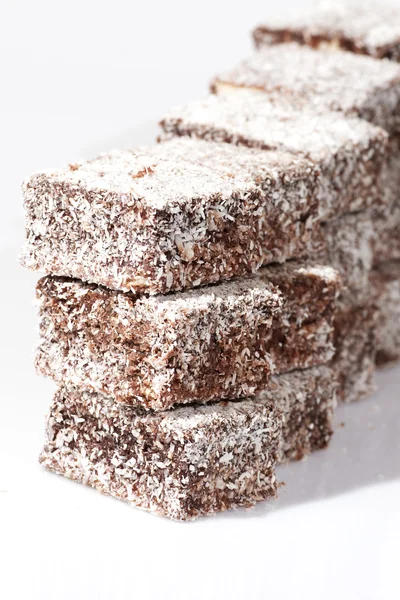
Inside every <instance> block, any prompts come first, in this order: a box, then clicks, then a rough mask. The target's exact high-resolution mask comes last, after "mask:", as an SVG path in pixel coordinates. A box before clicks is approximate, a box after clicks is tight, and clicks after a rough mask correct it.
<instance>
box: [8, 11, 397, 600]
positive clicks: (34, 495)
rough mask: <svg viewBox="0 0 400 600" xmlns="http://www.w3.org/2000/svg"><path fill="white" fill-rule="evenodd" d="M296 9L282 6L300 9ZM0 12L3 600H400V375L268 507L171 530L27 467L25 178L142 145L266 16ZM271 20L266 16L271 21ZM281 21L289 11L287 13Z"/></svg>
mask: <svg viewBox="0 0 400 600" xmlns="http://www.w3.org/2000/svg"><path fill="white" fill-rule="evenodd" d="M294 3H295V0H293V2H292V4H293V5H294ZM7 4H8V6H7V7H6V6H5V5H6V3H5V2H4V3H2V5H1V6H2V11H3V12H4V14H2V15H1V19H0V52H1V56H2V60H3V64H2V75H1V82H2V94H1V96H0V103H1V124H0V125H1V129H0V131H1V140H2V144H1V152H2V156H1V159H2V160H1V165H2V169H1V171H2V176H1V181H0V185H1V190H0V191H1V195H0V198H1V200H0V202H1V213H0V231H1V236H0V237H1V242H0V243H1V246H0V249H1V255H0V260H1V264H0V273H1V275H2V280H1V292H2V293H1V296H0V298H1V300H0V302H1V313H0V314H1V320H2V322H1V330H0V331H1V337H0V369H1V384H2V385H1V400H0V597H1V598H5V599H7V600H9V599H14V598H18V599H19V598H22V599H24V600H29V599H35V600H47V599H52V600H53V599H57V600H58V599H66V600H71V599H74V600H75V599H79V598H93V599H100V600H103V599H113V600H114V599H119V598H123V599H125V598H138V599H145V600H148V599H149V600H153V599H156V600H158V599H162V600H169V599H171V600H172V599H173V600H180V599H185V600H186V599H195V600H197V599H207V600H211V599H214V598H215V599H217V598H218V600H225V599H226V600H228V599H229V600H236V599H242V598H249V599H251V600H258V599H261V598H263V599H264V598H279V599H284V600H286V599H290V600H292V599H294V598H299V599H302V598H307V599H308V600H313V599H314V598H315V599H318V600H320V599H321V598H322V599H324V600H333V599H337V598H340V599H341V600H342V599H344V600H347V599H351V600H353V599H355V598H356V599H361V600H369V599H371V600H381V599H382V600H392V599H393V600H394V599H398V598H399V597H400V574H399V563H400V552H399V542H398V539H399V535H400V407H399V403H400V398H399V396H400V393H399V384H400V368H397V369H391V370H388V371H386V372H384V373H382V374H381V375H380V377H379V382H380V390H379V393H377V394H376V395H375V396H374V397H373V398H371V399H369V400H368V401H366V402H363V403H360V404H357V405H354V406H348V407H343V408H342V409H341V410H340V411H339V413H338V422H343V423H344V427H339V428H338V431H337V433H336V436H335V439H334V441H333V443H332V446H331V447H330V448H329V450H327V451H324V452H320V453H318V454H316V455H314V456H313V457H311V458H310V459H309V460H308V461H306V462H302V463H299V464H294V465H290V466H288V467H285V468H281V469H280V470H279V477H280V479H281V480H283V481H285V482H286V486H285V487H283V488H282V491H281V498H280V500H279V501H277V502H268V503H264V504H261V505H259V506H258V507H257V508H256V509H255V510H252V511H237V512H234V513H227V514H224V515H221V516H219V517H216V518H211V519H203V520H200V521H197V522H195V523H190V524H177V523H172V522H169V521H167V520H163V519H161V518H157V517H153V516H151V515H147V514H145V513H141V512H139V511H135V510H133V509H130V508H129V507H128V506H126V505H124V504H123V503H120V502H117V501H115V500H112V499H110V498H105V497H102V496H101V495H100V494H97V493H96V492H94V491H92V490H90V489H87V488H84V487H83V486H80V485H77V484H73V483H71V482H69V481H67V480H64V479H62V478H61V477H56V476H54V475H51V474H50V473H46V472H44V471H43V470H42V469H41V468H40V467H39V465H38V464H37V456H38V453H39V451H40V447H41V444H42V439H43V428H44V414H45V412H46V410H47V407H48V405H49V403H50V399H51V395H52V391H53V385H52V384H51V383H50V382H48V381H44V380H41V379H39V378H38V377H36V376H35V374H34V370H33V367H32V355H31V350H32V347H33V345H34V342H35V337H36V333H35V327H36V314H35V308H34V306H33V289H34V283H35V281H36V276H35V275H33V274H31V273H29V272H25V271H24V270H23V269H22V268H20V267H18V265H17V264H16V255H17V252H18V249H19V247H20V245H21V243H22V236H23V224H22V208H21V198H20V192H19V185H20V181H21V180H22V178H23V177H24V176H25V175H26V174H28V173H30V172H31V171H33V170H35V169H38V168H41V167H47V166H57V165H61V164H63V163H65V162H66V161H73V160H74V159H76V158H79V157H91V156H93V155H95V154H96V153H98V152H100V151H103V150H109V149H111V148H112V147H128V146H132V145H135V144H137V143H145V142H148V141H150V140H151V139H152V138H153V137H154V135H155V131H156V128H155V126H154V125H152V122H155V121H156V120H157V119H158V118H159V117H160V116H162V114H163V112H164V111H165V109H167V108H168V107H169V106H171V105H173V104H177V103H180V102H185V101H189V100H191V99H195V98H198V97H200V96H202V95H203V94H204V93H205V92H206V85H207V81H208V80H209V79H210V77H211V76H212V75H213V74H214V73H216V72H218V71H219V70H220V69H221V68H225V67H228V66H230V65H231V64H233V63H234V62H235V61H237V60H238V59H239V58H240V57H242V56H244V55H246V54H247V53H249V52H250V50H251V44H250V41H249V37H248V31H249V30H250V29H251V27H252V26H253V25H254V24H255V23H257V22H258V21H259V20H260V19H262V18H263V16H264V15H265V14H266V13H267V12H268V10H269V5H268V1H267V0H266V1H265V2H256V1H255V0H250V1H247V2H246V3H245V4H243V5H242V4H240V5H238V4H235V3H232V2H220V3H216V2H215V1H214V2H211V1H210V0H204V1H203V2H202V3H197V4H193V3H190V2H183V1H178V0H173V1H170V2H164V3H162V2H152V3H137V2H135V1H134V0H131V1H130V2H119V1H117V2H113V3H108V4H107V7H108V9H107V11H106V10H104V8H102V6H101V3H100V2H94V1H92V2H82V1H80V2H77V1H70V2H68V3H56V2H50V1H49V2H43V1H40V0H37V1H35V2H28V1H26V2H18V1H14V2H13V3H7ZM270 4H271V5H272V2H271V3H270ZM286 4H287V5H288V6H289V2H286Z"/></svg>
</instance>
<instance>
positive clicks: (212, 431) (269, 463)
mask: <svg viewBox="0 0 400 600" xmlns="http://www.w3.org/2000/svg"><path fill="white" fill-rule="evenodd" d="M336 388H337V382H336V378H335V373H334V372H333V371H332V370H331V369H329V368H327V367H318V368H315V369H305V370H303V371H294V372H292V373H288V374H287V375H283V376H280V377H274V379H273V381H272V382H271V387H270V388H269V389H266V390H265V391H264V392H262V393H261V394H260V395H258V396H257V397H256V398H254V399H252V400H241V401H239V402H217V403H215V404H212V405H210V406H197V407H193V406H189V407H186V408H178V409H175V410H170V411H166V412H160V413H156V414H154V413H145V412H144V411H140V410H137V409H134V408H132V407H129V406H126V405H121V404H118V403H115V402H114V401H113V400H111V399H110V398H107V397H106V396H103V395H101V394H94V393H88V392H81V391H79V390H78V389H77V388H75V387H62V388H60V390H59V391H58V393H57V394H56V396H55V398H54V401H53V404H52V407H51V410H50V415H49V418H48V423H47V432H46V437H47V440H46V445H45V447H44V449H43V452H42V454H41V457H40V462H41V463H42V464H43V465H44V466H45V467H46V468H48V469H50V470H52V471H54V472H55V473H58V474H61V475H64V476H66V477H69V478H71V479H74V480H77V481H80V482H81V483H84V484H86V485H90V486H92V487H94V488H96V489H97V490H99V491H101V492H103V493H105V494H109V495H111V496H114V497H116V498H119V499H121V500H124V501H126V502H129V503H130V504H132V505H133V506H136V507H138V508H141V509H143V510H148V511H150V512H153V513H155V514H158V515H162V516H165V517H169V518H172V519H176V520H188V519H194V518H197V517H200V516H202V515H207V514H212V513H215V512H221V511H224V510H227V509H231V508H235V507H239V506H245V507H248V506H252V505H253V504H255V503H256V502H257V501H260V500H264V499H266V498H269V497H271V496H274V495H276V492H277V487H278V486H277V482H276V476H275V465H276V464H277V462H286V461H287V460H291V459H299V458H301V457H303V456H304V455H306V454H308V453H309V452H311V451H313V450H317V449H319V448H323V447H325V446H326V445H327V443H328V442H329V439H330V437H331V435H332V418H333V410H334V408H335V406H336Z"/></svg>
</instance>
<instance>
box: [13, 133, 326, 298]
mask: <svg viewBox="0 0 400 600" xmlns="http://www.w3.org/2000/svg"><path fill="white" fill-rule="evenodd" d="M317 180H318V170H317V169H315V167H314V165H313V164H312V163H311V162H310V161H309V160H307V159H306V158H304V157H296V156H294V155H293V154H290V153H285V152H281V151H270V152H269V153H268V152H267V153H266V152H263V151H258V150H254V149H243V148H242V149H239V148H236V147H234V146H229V145H228V144H220V145H217V144H208V143H207V142H202V141H196V140H190V139H180V140H174V141H171V142H170V143H168V144H159V145H157V146H155V147H153V148H146V149H140V148H139V149H137V150H134V151H114V152H111V153H109V154H106V155H102V156H100V157H99V158H97V159H96V160H93V161H87V162H79V163H76V164H73V165H69V166H68V167H66V168H64V169H59V170H55V171H46V172H43V173H39V174H36V175H34V176H32V177H31V178H30V179H28V180H27V181H26V182H25V184H24V198H25V213H26V245H25V249H24V252H23V254H22V257H21V261H22V263H23V264H24V265H25V266H26V267H28V268H31V269H33V270H40V271H44V272H45V273H48V274H53V275H59V276H67V277H75V278H78V279H81V280H83V281H87V282H92V283H97V284H100V285H105V286H107V287H109V288H113V289H120V290H123V291H145V292H148V293H157V292H161V293H165V292H169V291H174V290H183V289H189V288H192V287H197V286H200V285H206V284H210V283H215V282H218V281H221V280H225V279H231V278H233V277H236V276H240V275H244V274H247V273H249V272H252V271H255V270H257V269H258V268H259V267H260V266H261V264H263V263H265V264H267V263H271V262H275V261H280V262H282V261H284V260H286V259H287V258H291V257H292V258H293V257H297V256H300V255H304V254H306V253H307V252H308V251H309V249H310V247H313V246H315V245H318V243H320V242H321V240H320V239H316V236H315V235H314V233H313V230H314V224H315V221H316V218H317V214H318V199H317V196H316V186H317ZM317 233H318V232H317Z"/></svg>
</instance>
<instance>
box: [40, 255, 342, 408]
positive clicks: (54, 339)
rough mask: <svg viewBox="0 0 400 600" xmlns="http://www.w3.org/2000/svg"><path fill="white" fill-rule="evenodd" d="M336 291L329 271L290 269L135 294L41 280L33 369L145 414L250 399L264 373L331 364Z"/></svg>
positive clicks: (261, 383) (337, 281) (266, 377)
mask: <svg viewBox="0 0 400 600" xmlns="http://www.w3.org/2000/svg"><path fill="white" fill-rule="evenodd" d="M339 289H340V279H339V276H338V274H337V273H336V272H335V271H334V270H333V269H332V268H331V267H323V266H321V267H307V266H305V265H304V266H301V265H300V266H297V265H296V264H292V263H288V264H287V265H282V266H280V267H275V268H273V267H271V268H265V269H261V270H260V271H259V273H257V274H255V275H253V276H252V277H249V278H247V279H243V280H237V281H234V282H228V283H226V284H221V285H218V286H213V287H210V288H200V289H198V290H193V291H191V292H186V293H180V294H170V295H167V296H159V295H158V296H151V297H140V298H137V297H134V296H133V295H132V294H126V293H122V292H116V291H112V290H107V289H105V288H104V287H99V286H95V285H88V284H84V283H82V282H80V281H76V280H75V281H71V280H65V279H62V278H56V277H45V278H43V279H42V280H40V281H39V284H38V287H37V296H38V299H39V303H40V313H39V315H40V335H41V340H40V344H39V347H38V349H37V353H36V366H37V369H38V371H39V372H40V373H41V374H42V375H45V376H48V377H51V378H53V379H54V380H55V381H57V382H58V383H60V384H62V383H68V384H75V385H78V386H79V387H80V388H81V389H83V390H85V389H86V390H91V391H96V392H101V393H105V394H106V395H108V396H110V397H112V398H113V399H114V400H117V401H120V402H123V403H125V404H132V405H135V406H140V407H144V408H146V409H152V410H164V409H167V408H170V407H171V406H173V405H177V404H187V403H191V402H192V403H193V402H197V403H207V402H212V401H215V400H221V399H236V398H241V397H246V396H247V397H249V396H254V394H255V393H256V391H257V390H258V389H260V388H264V387H265V386H266V383H267V382H268V380H269V378H270V375H271V373H283V372H286V371H291V370H293V369H298V368H306V367H310V366H314V365H317V364H322V363H326V362H327V361H329V360H330V359H331V357H332V356H333V353H334V348H333V344H332V338H333V318H334V311H335V307H336V297H337V295H338V293H339Z"/></svg>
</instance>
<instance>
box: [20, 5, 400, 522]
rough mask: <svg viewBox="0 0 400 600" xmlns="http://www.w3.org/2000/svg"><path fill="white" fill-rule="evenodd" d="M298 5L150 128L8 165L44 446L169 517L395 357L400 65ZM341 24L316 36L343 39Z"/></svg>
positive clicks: (66, 468) (87, 478) (303, 443)
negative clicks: (201, 95) (44, 393)
mask: <svg viewBox="0 0 400 600" xmlns="http://www.w3.org/2000/svg"><path fill="white" fill-rule="evenodd" d="M378 10H380V9H378V8H377V9H376V11H378ZM323 14H325V13H323V12H321V16H320V18H319V19H317V18H316V16H315V13H314V14H313V15H312V17H313V18H315V23H318V24H321V31H324V32H326V34H325V37H326V38H327V39H328V38H329V39H331V38H332V39H334V40H335V42H336V41H337V33H336V30H335V32H334V33H333V32H332V34H331V32H330V29H329V24H330V18H331V17H330V18H329V19H328V18H327V17H326V21H324V18H325V17H324V18H323V17H322V15H323ZM326 14H328V13H326ZM329 14H330V13H329ZM374 14H376V15H377V14H378V13H377V12H375V13H374ZM310 19H311V17H310ZM331 20H332V21H333V20H334V19H333V17H332V19H331ZM337 21H338V19H336V20H335V21H334V22H335V24H337ZM298 22H299V23H301V26H300V27H298V26H297V25H296V24H295V23H292V22H290V23H289V22H288V23H287V24H284V25H282V24H280V23H277V24H276V27H275V23H273V24H269V25H267V26H263V27H260V28H258V29H257V30H256V32H255V39H256V41H257V45H258V46H259V47H260V50H259V51H258V52H257V53H256V54H255V55H254V56H253V57H252V58H250V59H249V60H247V61H246V62H244V63H242V64H241V65H239V66H238V67H237V68H235V69H234V70H232V71H231V72H229V73H227V74H225V75H222V76H218V77H216V78H215V79H214V81H213V83H212V91H213V94H211V95H210V96H209V97H208V98H206V99H204V100H202V101H199V102H197V103H193V104H191V105H189V106H186V107H180V108H176V109H174V110H172V111H170V112H169V114H167V115H166V116H165V117H164V119H163V120H162V122H161V125H162V129H163V131H162V133H161V135H160V140H159V142H160V143H158V144H157V145H155V146H153V147H149V148H138V149H136V150H130V151H113V152H111V153H109V154H104V155H101V156H100V157H98V158H97V159H95V160H92V161H87V162H83V161H82V162H76V163H74V164H70V165H68V166H67V167H65V168H63V169H58V170H47V171H44V172H41V173H38V174H35V175H33V176H32V177H30V178H29V179H28V180H27V181H26V182H25V184H24V198H25V209H26V231H27V241H26V245H25V249H24V252H23V256H22V262H23V264H24V265H25V266H27V267H29V268H31V269H34V270H39V271H43V272H45V273H46V274H47V275H46V276H45V277H44V278H43V279H41V280H40V281H39V283H38V286H37V296H38V299H39V304H40V335H41V339H40V344H39V347H38V349H37V354H36V365H37V368H38V371H39V372H40V373H41V374H43V375H45V376H49V377H51V378H53V379H54V380H55V381H56V382H57V383H58V385H59V389H58V391H57V393H56V396H55V398H54V400H53V404H52V407H51V410H50V415H49V417H48V423H47V440H46V445H45V447H44V450H43V452H42V454H41V462H42V463H43V464H44V465H45V466H46V467H48V468H49V469H51V470H53V471H55V472H56V473H60V474H63V475H65V476H67V477H70V478H72V479H75V480H78V481H81V482H83V483H85V484H88V485H91V486H93V487H95V488H97V489H98V490H100V491H102V492H105V493H107V494H110V495H112V496H115V497H118V498H121V499H123V500H126V501H128V502H130V503H131V504H133V505H135V506H137V507H139V508H143V509H146V510H150V511H152V512H155V513H157V514H161V515H164V516H168V517H171V518H174V519H181V520H184V519H191V518H195V517H197V516H200V515H202V514H209V513H213V512H217V511H221V510H225V509H228V508H232V507H237V506H250V505H252V504H254V503H255V502H256V501H258V500H261V499H264V498H268V497H270V496H274V495H275V494H276V490H277V487H278V483H277V481H276V476H275V467H276V465H277V464H279V463H283V462H286V461H288V460H297V459H299V458H302V457H303V456H305V455H307V454H308V453H310V452H312V451H313V450H317V449H320V448H323V447H325V446H326V445H327V443H328V442H329V439H330V437H331V435H332V432H333V415H334V409H335V406H336V403H337V399H339V400H340V401H350V400H355V399H358V398H360V397H362V396H364V395H366V394H367V393H369V392H370V391H371V390H372V389H373V387H374V380H373V376H374V370H375V364H376V362H378V363H386V362H389V361H393V360H395V359H397V358H399V356H400V309H399V306H400V303H399V300H400V268H399V265H400V200H398V196H397V182H398V181H399V180H400V176H399V172H398V164H399V163H400V150H398V146H399V142H398V140H400V66H399V65H397V64H396V63H395V62H394V61H393V62H390V61H389V60H387V59H384V60H378V58H372V57H368V56H356V55H355V54H351V53H349V52H345V51H342V50H335V51H332V50H329V51H327V50H319V49H311V48H308V47H307V46H306V44H307V43H308V41H309V40H310V39H311V40H312V41H313V45H315V42H314V37H312V36H309V35H308V31H309V28H312V29H313V27H314V21H310V25H309V26H308V23H307V22H306V19H305V18H304V16H303V18H302V19H301V20H299V21H298ZM296 23H297V22H296ZM303 24H304V25H303ZM346 24H347V18H346V15H344V16H343V17H342V25H343V28H344V33H343V36H345V37H346V40H347V42H346V44H340V43H335V46H345V47H346V49H347V48H351V49H352V48H353V46H354V48H357V49H359V39H360V36H361V34H360V32H359V31H357V37H356V36H355V34H354V36H353V38H352V37H351V35H353V34H352V33H351V32H352V31H353V30H352V28H351V27H350V26H349V27H348V29H345V25H346ZM379 25H380V23H379V19H378V17H376V22H375V21H373V22H372V21H371V23H370V24H369V23H366V27H367V26H368V27H369V26H370V27H371V30H368V31H365V38H368V40H369V42H368V44H367V43H365V45H364V46H363V49H364V50H365V49H367V50H368V51H370V54H376V55H377V56H381V54H382V53H379V52H376V53H374V52H373V51H372V50H373V47H372V46H371V44H370V40H371V39H373V38H374V36H373V31H372V29H373V28H374V27H376V28H379ZM313 30H314V29H313ZM397 31H398V32H400V25H399V27H398V28H397ZM390 34H391V32H388V39H387V40H380V46H379V48H381V47H383V45H384V43H386V41H387V51H386V52H385V54H384V55H385V56H393V57H395V56H398V47H397V46H396V44H397V43H398V40H397V39H396V41H394V37H393V36H391V35H390ZM318 35H319V36H320V38H321V41H322V40H323V39H325V38H324V35H322V33H319V34H318ZM349 39H350V40H351V41H352V42H353V44H351V43H350V42H349ZM286 40H289V43H283V42H286ZM292 40H295V41H296V43H293V42H292ZM299 41H302V42H304V44H303V45H299V44H298V42H299ZM281 42H282V43H281ZM396 52H397V53H396ZM360 410H362V407H360Z"/></svg>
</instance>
